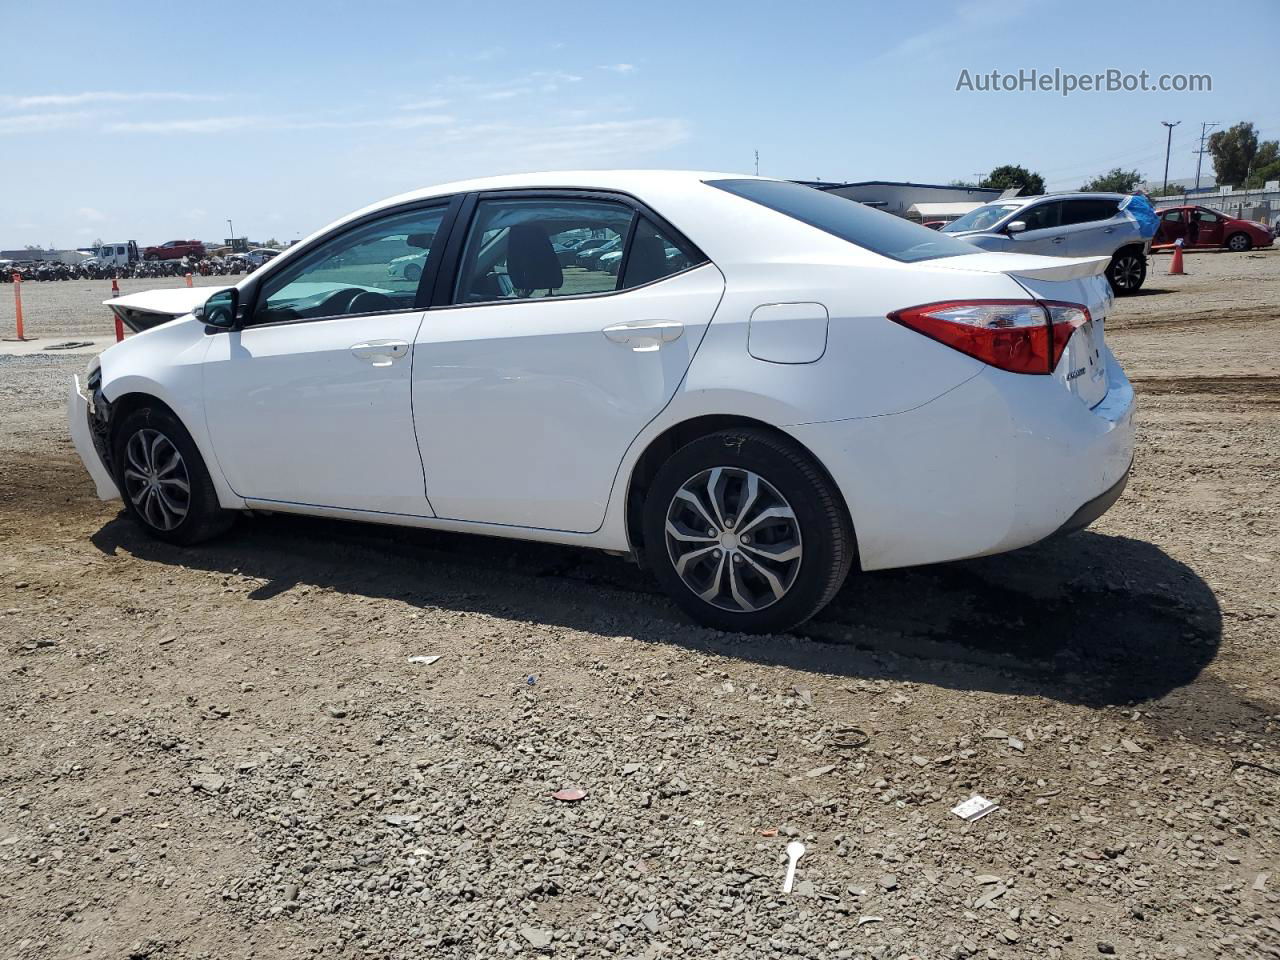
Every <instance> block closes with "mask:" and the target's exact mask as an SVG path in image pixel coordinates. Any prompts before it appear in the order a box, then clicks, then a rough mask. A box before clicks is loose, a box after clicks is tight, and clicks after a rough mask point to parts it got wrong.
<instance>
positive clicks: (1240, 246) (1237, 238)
mask: <svg viewBox="0 0 1280 960" xmlns="http://www.w3.org/2000/svg"><path fill="white" fill-rule="evenodd" d="M1252 246H1253V241H1252V240H1251V239H1250V238H1249V235H1248V234H1247V233H1233V234H1232V235H1231V236H1229V237H1227V249H1228V250H1230V251H1231V252H1232V253H1244V252H1245V251H1246V250H1248V249H1249V248H1250V247H1252Z"/></svg>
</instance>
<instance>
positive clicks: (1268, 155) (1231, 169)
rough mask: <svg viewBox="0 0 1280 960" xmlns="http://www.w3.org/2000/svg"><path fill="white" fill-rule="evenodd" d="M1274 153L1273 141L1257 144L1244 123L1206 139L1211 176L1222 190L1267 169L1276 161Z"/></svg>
mask: <svg viewBox="0 0 1280 960" xmlns="http://www.w3.org/2000/svg"><path fill="white" fill-rule="evenodd" d="M1278 151H1280V143H1277V142H1276V141H1275V140H1264V141H1263V142H1262V143H1259V142H1258V131H1257V130H1255V129H1254V128H1253V124H1252V123H1250V122H1249V121H1247V120H1246V121H1242V122H1241V123H1237V124H1236V125H1235V126H1233V127H1229V128H1227V129H1226V130H1219V131H1218V132H1217V133H1215V134H1213V135H1212V136H1211V137H1209V153H1210V154H1211V155H1212V156H1213V172H1214V175H1215V176H1216V177H1217V178H1218V183H1220V184H1223V185H1225V186H1232V187H1238V186H1241V185H1243V184H1244V183H1245V181H1246V180H1251V179H1252V177H1251V174H1252V172H1253V171H1254V170H1256V169H1258V168H1260V167H1266V166H1270V165H1271V164H1272V163H1273V162H1274V161H1275V160H1276V159H1277V152H1278Z"/></svg>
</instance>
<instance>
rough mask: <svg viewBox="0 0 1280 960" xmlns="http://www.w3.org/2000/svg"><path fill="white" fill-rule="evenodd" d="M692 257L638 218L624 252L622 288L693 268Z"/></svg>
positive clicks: (646, 220)
mask: <svg viewBox="0 0 1280 960" xmlns="http://www.w3.org/2000/svg"><path fill="white" fill-rule="evenodd" d="M693 261H694V258H693V257H691V256H689V254H688V253H686V252H685V251H684V250H682V249H680V247H678V246H676V244H675V242H674V241H673V240H671V238H670V237H668V236H667V235H666V234H664V233H663V232H662V231H661V230H659V229H658V227H657V226H656V225H655V224H654V223H653V222H652V221H650V220H649V218H648V217H641V218H640V222H639V223H637V224H636V232H635V234H634V235H633V236H632V238H631V249H630V250H629V251H628V252H627V264H626V271H627V272H626V275H625V276H624V277H623V278H622V286H623V287H638V286H640V285H641V284H643V283H652V282H653V281H654V280H661V279H662V278H663V277H669V276H671V274H673V273H679V272H680V271H681V270H687V269H688V268H689V267H691V266H693Z"/></svg>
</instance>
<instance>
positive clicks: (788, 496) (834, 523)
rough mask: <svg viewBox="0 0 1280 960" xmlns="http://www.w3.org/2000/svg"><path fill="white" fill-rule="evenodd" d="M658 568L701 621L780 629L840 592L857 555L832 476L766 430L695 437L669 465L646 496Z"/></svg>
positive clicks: (648, 553) (648, 535) (750, 629)
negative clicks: (855, 554)
mask: <svg viewBox="0 0 1280 960" xmlns="http://www.w3.org/2000/svg"><path fill="white" fill-rule="evenodd" d="M644 542H645V559H646V562H647V565H648V566H649V567H650V569H651V570H652V571H653V573H654V576H655V577H657V579H658V581H659V583H661V584H662V586H663V588H664V589H665V590H666V591H667V593H669V594H670V595H671V597H672V599H673V600H675V602H676V603H677V604H679V606H680V607H681V608H683V609H684V611H685V612H686V613H688V614H689V616H691V617H692V618H693V619H694V620H696V621H697V622H698V623H701V624H703V625H704V626H708V627H713V628H715V629H718V630H730V631H739V632H743V633H780V632H784V631H787V630H791V629H792V628H794V627H797V626H799V625H800V624H802V623H804V622H805V621H806V620H808V619H809V618H810V617H812V616H813V615H814V614H816V613H817V612H818V611H819V610H821V609H822V608H823V607H824V606H826V605H827V603H829V602H830V601H831V598H832V597H834V596H835V595H836V591H838V590H839V589H840V586H841V584H843V583H844V580H845V577H846V576H847V575H848V573H849V568H850V567H851V566H852V564H853V559H854V552H855V547H854V540H853V530H852V527H851V525H850V522H849V518H848V515H847V513H846V511H845V509H844V505H843V503H842V502H841V500H840V497H839V494H838V493H837V491H836V489H835V485H834V484H833V483H832V481H831V480H830V478H829V477H827V475H826V474H825V472H823V470H822V469H821V468H820V467H819V466H818V465H817V464H815V463H814V462H813V460H812V459H811V458H810V457H809V456H808V455H806V454H805V453H804V452H803V451H802V450H800V449H798V448H797V447H796V446H795V445H794V444H792V443H790V442H788V441H787V440H785V439H784V438H782V437H779V436H777V435H775V434H773V433H771V432H768V431H765V430H758V429H753V428H748V429H742V430H725V431H722V432H719V433H714V434H710V435H708V436H705V437H700V438H699V439H697V440H694V441H692V442H691V443H689V444H687V445H686V446H684V447H682V448H681V449H679V450H677V451H676V452H675V453H674V454H672V455H671V457H670V459H668V460H667V462H666V463H665V464H663V465H662V467H661V468H660V469H659V470H658V474H657V476H656V477H655V478H654V480H653V483H652V485H651V486H650V488H649V492H648V496H647V497H646V499H645V505H644Z"/></svg>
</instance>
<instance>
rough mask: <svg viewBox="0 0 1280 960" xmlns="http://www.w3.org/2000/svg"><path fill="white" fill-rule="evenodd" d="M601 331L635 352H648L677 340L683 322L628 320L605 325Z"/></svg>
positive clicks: (681, 330)
mask: <svg viewBox="0 0 1280 960" xmlns="http://www.w3.org/2000/svg"><path fill="white" fill-rule="evenodd" d="M602 332H603V333H604V335H605V336H606V337H608V338H609V339H610V340H612V341H613V342H614V343H620V344H623V345H624V346H628V347H630V348H631V349H632V350H635V351H636V352H637V353H648V352H649V351H651V350H657V349H658V348H659V347H660V346H662V345H663V344H664V343H671V342H672V341H673V340H679V339H680V335H681V334H682V333H684V324H683V323H681V322H680V321H679V320H628V321H627V322H626V323H615V324H614V325H613V326H611V327H605V328H604V330H603V331H602Z"/></svg>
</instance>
